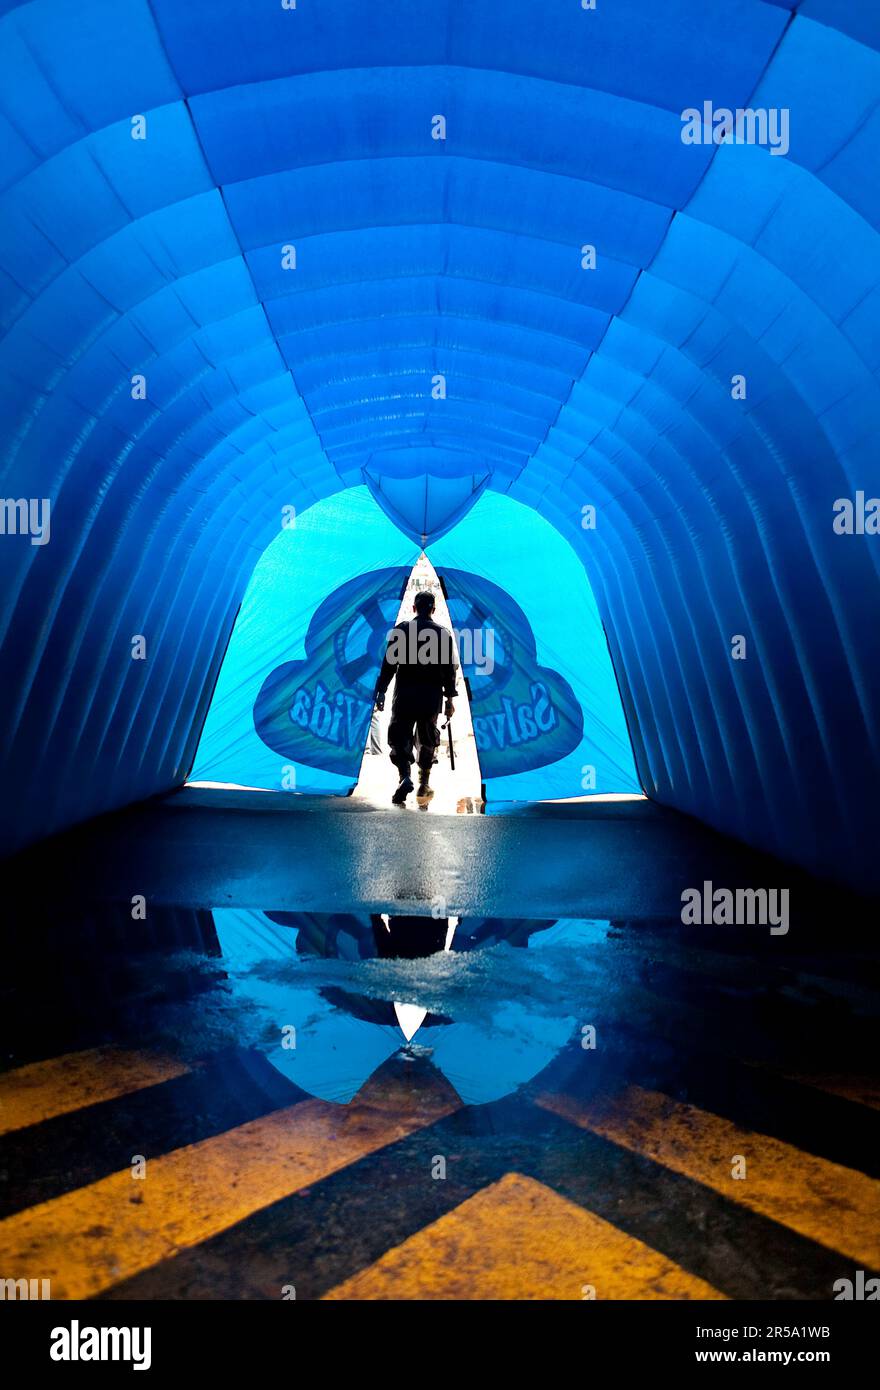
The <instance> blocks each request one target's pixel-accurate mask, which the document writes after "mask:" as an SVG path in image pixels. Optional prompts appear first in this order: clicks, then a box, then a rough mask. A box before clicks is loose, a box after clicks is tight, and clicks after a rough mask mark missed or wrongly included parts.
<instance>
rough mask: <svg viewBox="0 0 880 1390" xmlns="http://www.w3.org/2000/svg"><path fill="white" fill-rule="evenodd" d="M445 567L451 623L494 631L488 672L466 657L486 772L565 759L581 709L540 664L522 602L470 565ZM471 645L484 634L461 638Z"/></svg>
mask: <svg viewBox="0 0 880 1390" xmlns="http://www.w3.org/2000/svg"><path fill="white" fill-rule="evenodd" d="M440 573H441V575H442V578H443V581H444V583H445V586H446V591H447V595H448V599H447V602H448V606H449V616H450V619H451V622H452V626H453V628H454V629H455V630H456V631H457V632H459V633H466V632H469V633H471V634H473V633H476V632H482V633H491V634H492V649H493V661H492V668H491V671H488V670H487V671H486V673H485V674H484V673H483V672H482V671H481V669H480V666H479V664H477V663H468V661H467V660H466V659H464V656H463V659H462V671H463V674H464V675H465V677H466V678H467V682H468V690H469V691H470V697H471V713H472V716H473V721H474V736H475V738H476V743H477V751H478V753H479V757H480V768H481V770H482V773H483V776H484V777H505V776H510V775H512V774H513V773H516V772H531V771H533V769H534V768H537V767H546V765H547V764H548V763H554V762H557V761H558V760H559V759H560V758H564V757H566V755H567V754H569V753H571V752H572V751H573V750H574V749H575V748H577V746H578V744H579V743H580V741H581V739H582V737H583V732H584V716H583V710H582V709H581V706H580V704H579V702H578V700H577V699H576V697H575V694H574V691H573V690H572V688H571V686H570V685H569V684H568V681H567V680H565V678H564V677H563V676H562V675H560V673H559V672H558V671H553V670H551V669H550V668H549V667H546V666H539V665H538V656H537V649H536V644H535V635H534V633H533V632H532V628H531V624H530V623H529V620H528V618H527V617H526V615H525V613H524V612H523V610H522V609H521V608H520V606H519V604H518V603H516V602H515V601H514V600H513V599H512V598H511V597H510V595H509V594H508V593H505V591H504V590H503V589H500V588H499V587H498V585H497V584H493V583H492V582H491V580H489V579H483V578H481V577H480V576H478V575H475V574H470V573H468V571H467V570H455V569H444V570H442V571H440ZM468 645H470V647H471V649H472V650H473V651H481V652H482V653H484V654H485V652H486V650H487V641H486V639H485V638H484V639H483V640H482V641H481V642H479V641H476V640H474V639H473V638H472V639H471V641H470V643H469V644H468V643H462V642H461V640H460V642H459V647H460V649H461V650H462V652H463V653H465V654H466V652H467V649H468Z"/></svg>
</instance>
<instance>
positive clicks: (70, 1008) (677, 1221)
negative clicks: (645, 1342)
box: [0, 790, 880, 1301]
mask: <svg viewBox="0 0 880 1390" xmlns="http://www.w3.org/2000/svg"><path fill="white" fill-rule="evenodd" d="M705 879H711V880H712V881H713V883H714V884H715V885H716V886H727V887H737V886H753V887H757V886H766V887H774V886H775V887H788V888H789V890H790V893H791V922H790V930H789V931H788V933H787V934H784V935H772V934H771V933H770V932H769V931H768V929H767V927H759V926H748V925H743V926H737V927H734V926H721V925H709V926H704V925H693V926H691V925H686V924H684V923H683V922H682V920H681V901H680V895H681V892H682V891H683V889H684V888H686V887H693V886H699V885H700V884H702V882H703V881H704V880H705ZM4 890H5V906H6V911H5V914H4V918H3V921H2V924H0V941H2V950H3V961H4V971H3V975H2V978H0V1269H2V1271H3V1273H4V1277H5V1276H7V1275H14V1276H15V1277H17V1278H19V1277H20V1278H25V1277H34V1278H40V1279H44V1278H45V1279H49V1280H50V1281H51V1285H52V1297H53V1298H61V1299H65V1298H102V1299H133V1298H146V1299H155V1298H159V1299H181V1298H183V1299H216V1298H226V1299H279V1298H285V1297H289V1296H290V1295H289V1293H288V1292H286V1291H287V1290H289V1289H295V1290H296V1297H297V1298H305V1299H309V1298H333V1299H368V1300H373V1299H389V1298H390V1299H424V1300H431V1301H434V1300H438V1299H448V1298H459V1299H487V1298H495V1299H514V1300H516V1299H545V1298H552V1299H574V1300H581V1299H583V1298H585V1297H591V1296H592V1295H591V1294H590V1293H589V1292H585V1290H587V1291H589V1290H593V1291H594V1293H595V1296H596V1297H597V1298H600V1299H665V1300H693V1299H718V1298H733V1299H750V1300H751V1299H809V1300H827V1299H829V1298H832V1297H833V1292H832V1291H833V1288H834V1285H835V1282H836V1281H837V1280H839V1279H850V1280H854V1279H855V1278H856V1271H857V1270H862V1271H865V1272H866V1274H867V1275H869V1276H870V1275H873V1274H875V1273H877V1271H878V1270H880V1226H878V1221H877V1212H878V1210H880V1164H878V1157H877V1155H878V1139H880V1084H878V1079H877V1069H876V1060H875V1059H876V1046H875V1042H876V1030H877V1024H878V1020H880V977H878V969H877V962H876V953H875V951H874V943H873V940H872V931H873V928H874V924H875V917H876V910H875V908H872V907H871V906H870V905H868V904H865V903H862V902H858V901H856V900H855V899H852V898H850V897H848V896H847V895H846V894H844V893H842V892H841V891H840V890H837V889H834V888H833V887H829V886H827V885H824V886H823V885H820V884H816V883H813V882H811V881H810V880H809V879H807V878H806V877H805V876H804V875H801V874H798V873H796V872H795V871H793V870H792V869H790V868H789V867H787V866H785V865H781V864H779V863H778V862H775V861H772V860H768V859H766V858H764V857H762V856H758V855H755V854H752V853H751V852H750V851H748V850H747V849H745V848H743V847H742V846H739V845H736V844H734V843H732V842H731V841H729V840H725V839H724V838H723V837H721V836H717V835H714V834H712V833H711V832H709V831H707V830H705V829H704V828H702V827H700V826H697V825H695V824H694V823H692V822H691V821H689V820H687V819H686V818H684V817H681V816H678V815H676V814H675V813H673V812H667V811H664V810H662V809H661V808H659V807H656V806H653V805H651V804H649V803H647V802H635V803H625V802H623V803H604V804H603V803H597V804H592V805H584V804H580V805H576V806H571V805H556V806H555V805H545V806H540V807H515V808H508V814H505V815H496V816H479V815H460V816H457V817H452V816H437V815H430V816H422V815H419V814H416V813H406V812H397V811H394V810H389V809H384V808H383V809H379V808H371V807H370V806H368V805H364V804H363V803H361V804H358V803H355V802H351V801H345V800H341V801H340V800H333V799H325V798H299V797H297V798H287V797H284V798H282V797H274V796H271V795H262V794H259V793H255V794H250V795H248V794H241V793H232V792H220V791H214V792H206V791H196V790H187V791H184V792H182V793H178V794H175V795H172V796H169V797H165V798H162V799H160V800H156V801H154V802H151V803H147V804H144V805H141V806H138V807H134V808H132V809H130V810H128V811H126V812H124V813H121V814H118V815H113V816H109V817H105V818H103V819H101V820H99V821H95V822H93V823H91V824H90V825H87V826H83V827H80V828H79V829H77V830H75V831H73V832H70V833H68V834H66V835H64V836H60V837H58V838H57V839H55V840H54V841H52V842H49V843H47V844H45V845H42V846H39V847H37V848H36V849H34V850H32V851H29V852H28V853H26V854H24V855H21V856H19V857H18V858H17V859H16V860H14V861H9V862H8V863H7V864H6V866H5V874H4ZM141 899H143V902H142V903H141ZM138 904H140V906H138ZM383 914H384V916H383ZM454 918H458V919H459V920H458V921H457V922H455V921H454V920H451V919H454ZM447 919H450V920H447ZM453 929H454V932H453ZM450 932H453V934H452V935H451V936H450V935H449V933H450ZM413 1011H416V1013H417V1015H418V1018H419V1026H418V1028H417V1031H416V1032H415V1033H414V1034H413V1033H410V1032H406V1031H405V1029H404V1023H403V1020H404V1019H407V1018H411V1017H412V1015H413ZM291 1030H292V1037H293V1039H294V1045H293V1046H292V1047H289V1046H288V1043H289V1039H290V1036H291Z"/></svg>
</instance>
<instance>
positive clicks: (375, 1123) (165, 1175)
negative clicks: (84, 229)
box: [0, 1081, 460, 1298]
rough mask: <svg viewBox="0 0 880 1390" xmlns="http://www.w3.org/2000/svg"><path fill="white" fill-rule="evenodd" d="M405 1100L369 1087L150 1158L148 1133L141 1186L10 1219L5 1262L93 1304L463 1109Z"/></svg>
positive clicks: (84, 1193)
mask: <svg viewBox="0 0 880 1390" xmlns="http://www.w3.org/2000/svg"><path fill="white" fill-rule="evenodd" d="M371 1097H372V1099H371ZM407 1099H408V1098H407V1095H406V1093H405V1092H404V1093H402V1094H401V1093H400V1092H399V1091H398V1090H396V1088H394V1087H389V1085H388V1083H387V1081H386V1082H385V1083H384V1086H383V1085H381V1084H380V1085H368V1086H367V1087H365V1088H364V1090H363V1091H362V1092H361V1093H360V1095H359V1096H358V1097H356V1098H355V1100H354V1101H352V1103H351V1105H348V1106H342V1105H331V1104H328V1103H327V1102H326V1101H318V1100H314V1101H303V1102H302V1103H301V1104H299V1105H295V1106H290V1107H287V1108H285V1109H284V1110H279V1111H275V1112H274V1113H273V1114H271V1115H266V1116H263V1117H262V1118H260V1119H258V1120H252V1121H250V1122H248V1123H247V1124H243V1125H240V1126H238V1127H237V1128H235V1129H231V1130H228V1131H227V1132H226V1133H225V1134H221V1135H217V1136H216V1137H214V1138H211V1139H204V1140H201V1141H200V1142H199V1143H197V1144H190V1145H187V1146H186V1147H185V1148H182V1149H176V1150H175V1151H174V1152H173V1153H170V1154H165V1155H163V1156H161V1157H158V1158H154V1159H151V1158H150V1157H149V1131H148V1130H145V1133H144V1143H143V1146H142V1148H141V1150H140V1152H141V1153H144V1154H146V1156H147V1170H146V1178H145V1179H144V1180H143V1181H140V1180H136V1179H133V1178H132V1177H131V1175H130V1172H129V1171H128V1170H127V1169H126V1170H124V1171H122V1172H119V1173H113V1174H111V1175H110V1176H109V1177H106V1178H102V1179H100V1180H99V1181H98V1182H95V1183H91V1184H90V1185H89V1186H88V1187H82V1188H79V1189H78V1190H77V1191H75V1192H69V1193H65V1194H64V1195H63V1196H61V1197H56V1198H53V1199H52V1200H51V1201H48V1202H43V1203H41V1204H40V1205H39V1206H36V1207H31V1208H30V1209H29V1210H27V1211H23V1212H20V1213H18V1214H16V1215H15V1216H10V1217H8V1218H7V1220H5V1221H3V1222H0V1267H2V1270H3V1274H4V1276H5V1277H8V1278H16V1279H20V1278H41V1279H51V1281H52V1297H53V1298H90V1297H91V1296H92V1295H93V1294H97V1293H100V1292H101V1290H102V1289H107V1288H109V1287H110V1286H111V1285H113V1284H116V1283H119V1282H120V1281H121V1280H123V1279H127V1278H129V1277H130V1276H131V1275H134V1274H138V1273H140V1271H141V1270H144V1269H148V1268H149V1267H150V1266H151V1265H155V1264H157V1263H159V1261H161V1260H164V1259H167V1258H168V1257H169V1256H171V1255H174V1254H175V1253H176V1252H177V1251H178V1250H180V1249H183V1248H186V1247H189V1246H193V1245H198V1244H199V1243H200V1242H201V1241H203V1240H207V1239H208V1238H209V1237H210V1236H214V1235H217V1234H218V1232H220V1231H223V1230H226V1229H227V1228H228V1227H229V1226H232V1225H234V1224H235V1222H237V1221H241V1220H243V1218H245V1217H247V1216H250V1215H251V1214H252V1213H253V1212H255V1211H258V1210H260V1209H261V1208H262V1207H266V1206H269V1205H270V1203H272V1202H276V1201H278V1200H279V1199H280V1198H282V1197H287V1196H289V1195H290V1194H291V1193H293V1192H298V1191H300V1190H301V1189H302V1188H304V1187H307V1186H308V1185H309V1184H310V1183H314V1182H318V1181H319V1180H320V1179H322V1178H326V1177H328V1176H329V1175H330V1174H331V1173H335V1172H337V1171H338V1170H339V1169H340V1168H344V1167H346V1166H347V1165H348V1164H350V1163H354V1162H356V1161H357V1160H358V1159H360V1158H363V1157H364V1156H365V1155H366V1154H369V1153H373V1152H375V1150H377V1149H381V1148H384V1147H385V1145H387V1144H391V1143H394V1142H395V1141H396V1140H398V1139H401V1138H403V1137H404V1136H405V1135H406V1134H409V1133H411V1132H412V1131H414V1130H416V1129H419V1128H420V1127H422V1126H423V1125H427V1124H432V1123H433V1122H434V1121H435V1120H437V1119H439V1118H440V1117H441V1115H444V1114H449V1113H450V1111H452V1110H454V1109H456V1108H457V1106H458V1105H460V1101H459V1100H458V1098H457V1097H455V1096H454V1095H453V1093H452V1091H451V1089H449V1088H442V1089H441V1088H440V1087H438V1088H436V1091H435V1093H434V1094H433V1095H432V1096H431V1097H430V1099H426V1097H425V1096H424V1095H421V1096H419V1097H418V1098H413V1099H412V1103H411V1104H410V1105H409V1106H408V1104H407ZM416 1106H418V1107H419V1108H418V1109H416V1108H415V1107H416Z"/></svg>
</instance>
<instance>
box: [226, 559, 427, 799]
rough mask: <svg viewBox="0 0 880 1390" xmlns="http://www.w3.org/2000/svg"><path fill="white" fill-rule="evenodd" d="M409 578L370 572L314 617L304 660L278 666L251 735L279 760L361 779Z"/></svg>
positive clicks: (403, 572) (399, 572)
mask: <svg viewBox="0 0 880 1390" xmlns="http://www.w3.org/2000/svg"><path fill="white" fill-rule="evenodd" d="M409 573H410V572H409V570H408V569H404V568H397V567H395V568H393V569H385V570H372V571H371V572H370V573H369V574H362V575H359V576H358V578H357V579H350V580H349V581H348V582H347V583H346V584H343V585H341V587H340V588H338V589H336V590H335V591H334V593H332V594H331V595H330V596H329V598H326V599H325V600H324V602H323V603H321V604H320V605H319V606H318V607H317V608H316V609H315V612H314V614H313V615H312V620H311V622H310V623H309V630H308V632H307V633H306V655H305V659H304V660H302V661H286V662H284V664H283V665H281V666H277V667H276V668H275V670H274V671H273V672H272V673H271V675H269V676H267V677H266V679H265V681H264V682H263V684H262V686H261V687H260V692H259V694H258V695H257V698H256V700H255V702H254V711H253V717H254V728H255V729H256V731H257V734H258V736H259V737H260V738H261V739H262V740H263V742H264V743H265V744H267V745H268V746H269V747H270V748H271V749H273V751H274V752H276V753H280V754H281V755H282V757H284V758H287V759H289V760H290V761H292V762H298V763H302V764H304V765H305V766H306V767H315V768H321V769H322V770H323V771H325V772H338V773H341V774H342V775H350V776H353V777H354V776H357V772H358V769H359V767H360V764H361V757H362V756H363V751H364V746H365V744H366V741H367V733H368V732H369V728H370V716H371V714H372V710H373V700H374V694H375V689H376V679H377V677H378V674H379V666H380V664H381V661H382V654H383V652H384V651H385V643H386V640H387V637H388V632H389V630H390V629H391V628H392V627H393V626H394V624H395V623H396V622H397V614H398V610H399V609H400V600H401V598H402V596H403V591H404V588H405V587H406V582H407V580H408V579H409Z"/></svg>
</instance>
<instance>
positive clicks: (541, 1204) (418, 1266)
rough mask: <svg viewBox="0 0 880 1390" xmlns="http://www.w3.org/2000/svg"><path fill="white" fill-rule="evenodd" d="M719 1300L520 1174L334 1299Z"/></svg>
mask: <svg viewBox="0 0 880 1390" xmlns="http://www.w3.org/2000/svg"><path fill="white" fill-rule="evenodd" d="M590 1285H591V1286H592V1287H593V1288H594V1289H595V1297H596V1298H599V1299H601V1298H605V1299H622V1298H643V1299H689V1298H697V1299H702V1298H706V1299H721V1298H723V1297H724V1295H723V1294H721V1293H718V1291H717V1290H716V1289H713V1288H712V1287H711V1285H709V1284H706V1283H704V1281H703V1280H702V1279H697V1278H695V1277H694V1275H692V1274H688V1273H687V1272H686V1271H685V1270H683V1269H681V1268H680V1267H679V1266H678V1265H677V1264H674V1263H673V1262H672V1260H669V1259H667V1258H666V1256H665V1255H661V1254H659V1253H658V1252H657V1251H656V1250H652V1249H651V1248H650V1246H647V1245H643V1244H642V1242H641V1241H640V1240H635V1239H633V1237H631V1236H628V1235H625V1234H624V1233H623V1232H622V1231H619V1230H618V1229H617V1228H616V1226H612V1225H610V1224H609V1222H607V1221H603V1220H602V1218H601V1217H600V1216H595V1215H593V1213H592V1212H588V1211H584V1210H583V1208H582V1207H579V1206H576V1205H575V1203H574V1202H570V1201H568V1199H567V1198H565V1197H560V1196H559V1194H558V1193H556V1192H553V1191H551V1189H550V1188H548V1187H545V1186H544V1185H543V1184H542V1183H539V1182H535V1181H534V1180H533V1179H532V1178H526V1177H523V1176H522V1175H521V1174H519V1173H507V1174H505V1176H504V1177H503V1178H502V1179H501V1180H500V1182H496V1183H493V1184H492V1185H491V1187H486V1188H483V1190H482V1191H481V1192H478V1193H477V1194H476V1195H475V1196H473V1197H469V1198H468V1199H467V1201H465V1202H462V1204H461V1206H459V1207H456V1208H455V1210H454V1211H451V1212H447V1214H446V1215H445V1216H441V1217H440V1219H439V1220H437V1221H434V1222H432V1223H431V1225H430V1226H426V1227H425V1228H424V1230H422V1231H419V1232H418V1234H417V1235H414V1236H410V1238H409V1239H408V1240H405V1241H404V1242H403V1244H402V1245H398V1246H395V1247H394V1248H393V1249H391V1250H389V1251H387V1252H386V1254H384V1255H383V1256H382V1257H381V1258H380V1259H379V1260H377V1261H376V1262H375V1264H372V1265H370V1266H369V1268H367V1269H363V1270H361V1271H360V1273H358V1274H355V1275H353V1276H352V1278H351V1279H347V1280H346V1281H345V1283H343V1284H339V1285H337V1287H336V1288H335V1289H331V1290H330V1292H329V1293H328V1294H326V1295H325V1298H328V1299H428V1300H431V1301H434V1300H438V1299H467V1300H472V1299H583V1298H584V1297H586V1296H587V1294H586V1292H585V1286H590Z"/></svg>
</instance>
